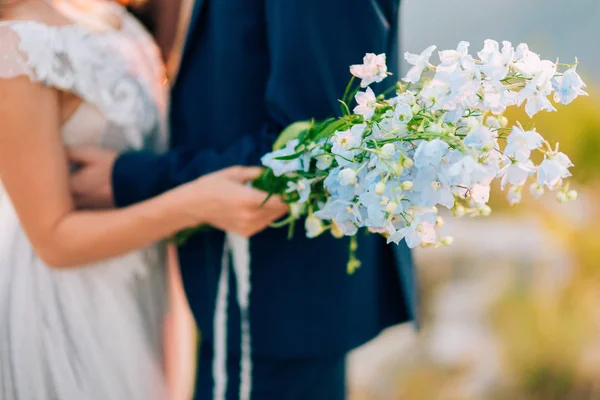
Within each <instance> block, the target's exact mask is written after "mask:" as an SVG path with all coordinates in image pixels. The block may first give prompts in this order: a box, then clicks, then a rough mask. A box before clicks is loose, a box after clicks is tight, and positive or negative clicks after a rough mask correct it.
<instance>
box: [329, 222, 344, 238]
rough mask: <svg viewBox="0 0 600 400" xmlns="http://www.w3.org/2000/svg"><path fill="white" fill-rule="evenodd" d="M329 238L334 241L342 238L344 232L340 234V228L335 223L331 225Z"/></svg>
mask: <svg viewBox="0 0 600 400" xmlns="http://www.w3.org/2000/svg"><path fill="white" fill-rule="evenodd" d="M331 236H333V237H334V238H336V239H340V238H342V237H344V232H342V230H341V229H340V227H339V226H338V225H337V224H336V223H335V222H334V223H333V224H332V225H331Z"/></svg>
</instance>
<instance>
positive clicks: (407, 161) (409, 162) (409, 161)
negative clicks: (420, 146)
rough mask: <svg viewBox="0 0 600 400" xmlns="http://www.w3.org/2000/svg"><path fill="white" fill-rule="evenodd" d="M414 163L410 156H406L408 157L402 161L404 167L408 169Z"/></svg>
mask: <svg viewBox="0 0 600 400" xmlns="http://www.w3.org/2000/svg"><path fill="white" fill-rule="evenodd" d="M414 165H415V162H414V161H413V160H412V159H411V158H408V157H406V158H405V159H404V160H403V161H402V166H403V167H404V168H408V169H410V168H412V167H413V166H414Z"/></svg>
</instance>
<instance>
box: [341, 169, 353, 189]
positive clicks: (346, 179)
mask: <svg viewBox="0 0 600 400" xmlns="http://www.w3.org/2000/svg"><path fill="white" fill-rule="evenodd" d="M340 179H341V182H342V184H346V185H354V184H355V183H356V172H354V170H353V169H352V168H344V169H343V170H341V171H340Z"/></svg>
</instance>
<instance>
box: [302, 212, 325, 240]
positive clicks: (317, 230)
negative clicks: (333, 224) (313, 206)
mask: <svg viewBox="0 0 600 400" xmlns="http://www.w3.org/2000/svg"><path fill="white" fill-rule="evenodd" d="M304 227H305V228H306V236H307V237H309V238H314V237H317V236H319V235H320V234H321V233H323V231H324V230H325V228H324V227H323V221H322V220H321V219H320V218H317V217H315V216H314V215H311V216H309V217H308V218H306V221H305V222H304Z"/></svg>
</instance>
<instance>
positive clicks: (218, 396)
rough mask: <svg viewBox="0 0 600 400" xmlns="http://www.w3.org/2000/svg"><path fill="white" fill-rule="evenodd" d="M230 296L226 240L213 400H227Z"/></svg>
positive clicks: (216, 327)
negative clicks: (228, 308) (228, 302)
mask: <svg viewBox="0 0 600 400" xmlns="http://www.w3.org/2000/svg"><path fill="white" fill-rule="evenodd" d="M228 296H229V243H228V241H227V240H225V244H224V246H223V258H222V260H221V273H220V275H219V284H218V288H217V299H216V302H215V316H214V320H213V330H214V356H213V365H212V371H213V379H214V384H215V386H214V387H213V399H214V400H225V394H226V391H227V307H228V305H227V298H228Z"/></svg>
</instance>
